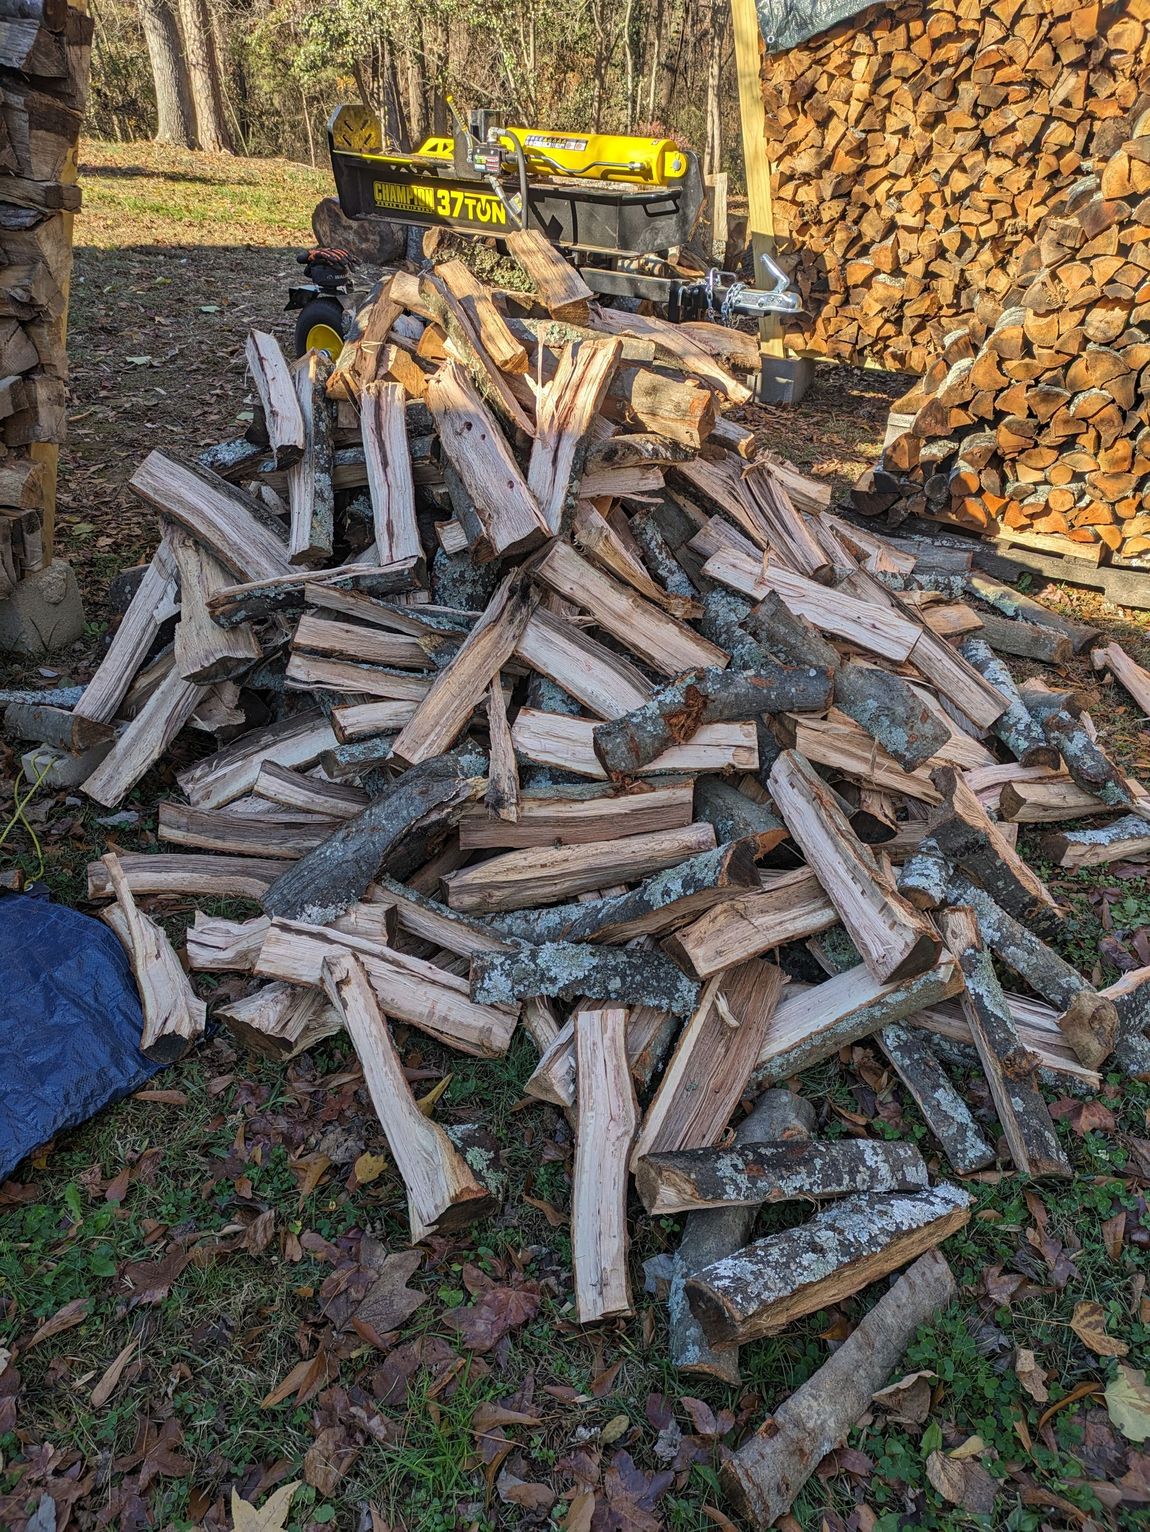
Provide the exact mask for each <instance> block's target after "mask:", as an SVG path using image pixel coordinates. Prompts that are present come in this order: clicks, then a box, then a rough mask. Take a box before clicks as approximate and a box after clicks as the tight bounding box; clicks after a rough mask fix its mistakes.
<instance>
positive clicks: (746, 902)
mask: <svg viewBox="0 0 1150 1532" xmlns="http://www.w3.org/2000/svg"><path fill="white" fill-rule="evenodd" d="M760 881H761V884H762V887H761V889H760V890H759V891H758V892H755V893H748V894H741V895H739V896H738V897H737V898H734V899H726V900H724V901H723V902H722V903H721V904H719V905H717V906H716V907H715V908H714V909H713V910H708V911H707V913H706V914H705V915H701V916H700V917H699V918H698V920H695V921H693V922H692V923H691V924H690V925H689V926H682V927H680V928H679V929H678V930H677V931H676V932H675V933H674V935H673V936H669V937H667V939H666V942H665V946H666V950H667V951H668V952H669V953H670V954H671V955H672V957H674V958H675V959H676V961H677V962H679V963H681V964H682V965H683V966H684V968H686V969H687V971H688V972H689V973H693V974H694V975H695V976H696V977H697V978H699V979H707V978H710V976H711V975H712V974H715V973H719V972H721V971H722V970H723V969H724V968H730V967H731V966H733V965H734V964H735V963H741V962H744V961H745V960H746V959H747V958H752V957H759V956H761V955H762V954H763V953H764V952H769V951H771V950H772V948H775V947H783V946H786V944H787V943H788V942H793V941H799V940H800V939H801V938H802V937H804V936H815V935H817V933H818V932H819V931H825V930H826V929H827V928H828V927H829V926H833V925H835V924H836V923H837V921H838V918H839V917H838V911H837V910H836V909H835V907H834V905H833V904H832V903H831V901H830V900H829V899H828V898H827V896H826V894H825V893H824V892H823V887H822V884H821V883H820V882H819V880H818V878H817V877H816V875H815V874H814V873H813V872H812V871H811V870H810V868H808V867H800V868H798V869H797V870H796V871H794V872H784V873H764V874H762V875H761V879H760Z"/></svg>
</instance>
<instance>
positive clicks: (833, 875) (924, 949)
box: [770, 750, 941, 982]
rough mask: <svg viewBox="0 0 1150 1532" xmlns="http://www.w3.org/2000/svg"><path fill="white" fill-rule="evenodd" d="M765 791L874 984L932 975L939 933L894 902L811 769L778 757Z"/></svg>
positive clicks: (890, 886) (889, 882) (795, 758)
mask: <svg viewBox="0 0 1150 1532" xmlns="http://www.w3.org/2000/svg"><path fill="white" fill-rule="evenodd" d="M770 787H771V794H772V797H773V798H774V801H775V806H776V808H777V809H778V810H779V813H780V814H781V815H782V817H783V820H784V822H785V823H786V826H787V828H788V829H789V830H790V832H791V836H792V838H793V839H794V841H795V842H796V844H797V845H798V846H800V847H801V849H802V852H803V855H804V856H805V857H806V859H807V862H808V864H809V865H810V866H812V867H815V868H817V869H818V876H819V881H820V882H821V883H822V885H823V887H824V888H825V889H826V891H827V894H828V895H829V897H830V899H831V902H832V903H833V904H834V906H835V908H836V909H837V910H838V912H839V917H840V919H841V920H842V922H843V924H844V925H845V926H846V928H847V930H848V931H849V932H850V934H851V936H852V937H853V938H854V941H855V943H856V945H857V946H858V949H859V952H860V953H861V954H862V957H863V961H864V962H865V963H866V964H867V966H868V968H869V969H870V971H871V973H872V974H873V975H874V977H875V978H876V979H878V980H880V981H882V982H887V981H890V980H894V979H899V978H905V977H907V976H909V975H912V974H916V973H921V972H922V971H923V970H924V969H928V968H930V967H931V966H932V965H933V964H934V962H935V960H936V959H937V957H938V954H939V951H940V947H941V944H940V942H939V940H938V934H937V932H936V931H935V930H934V928H933V927H932V926H931V925H930V924H929V922H928V921H927V920H925V919H924V918H923V916H922V915H921V914H920V913H919V911H918V910H916V909H915V908H914V907H913V906H912V905H910V904H908V903H907V902H906V900H905V899H903V898H902V897H901V896H900V895H899V893H898V891H897V889H896V888H895V886H894V881H893V879H892V877H891V876H890V875H889V874H888V873H887V871H886V869H885V868H883V867H882V866H880V864H879V862H878V861H877V859H876V858H875V856H874V854H873V853H872V852H871V851H870V850H869V849H868V848H867V847H866V846H864V845H863V844H862V842H861V841H860V840H859V838H858V836H857V835H855V833H854V831H853V830H852V829H851V827H850V825H849V823H848V822H847V819H846V817H845V815H844V814H843V812H842V810H841V809H840V808H839V806H838V804H837V802H836V801H835V798H834V794H833V793H832V791H831V789H830V788H828V787H827V785H826V783H825V782H823V781H822V779H821V778H820V777H819V776H817V775H816V773H815V771H814V769H813V768H812V767H811V766H810V764H809V763H808V762H807V761H806V760H805V759H804V758H803V757H802V756H800V755H798V754H797V753H796V752H795V751H793V750H786V751H784V752H783V754H782V755H781V756H780V757H779V759H778V760H777V761H776V762H775V764H774V766H773V767H772V768H771V777H770Z"/></svg>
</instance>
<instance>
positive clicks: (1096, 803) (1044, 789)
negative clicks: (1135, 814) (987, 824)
mask: <svg viewBox="0 0 1150 1532" xmlns="http://www.w3.org/2000/svg"><path fill="white" fill-rule="evenodd" d="M998 812H999V816H1000V818H1002V819H1005V820H1009V821H1010V822H1011V823H1012V824H1040V825H1041V824H1061V823H1062V821H1063V820H1066V819H1087V818H1093V817H1094V816H1095V815H1099V814H1105V813H1107V812H1111V813H1113V810H1109V811H1108V809H1107V806H1106V804H1105V803H1103V802H1102V799H1101V798H1098V797H1096V796H1095V795H1094V794H1093V793H1088V792H1086V791H1085V790H1084V789H1083V788H1081V787H1079V785H1078V783H1077V782H1075V781H1073V780H1072V779H1071V778H1070V777H1068V776H1055V775H1053V774H1052V773H1049V772H1047V773H1045V774H1044V775H1043V776H1042V777H1041V778H1040V779H1039V780H1037V781H1028V780H1026V779H1025V778H1018V779H1015V780H1012V781H1009V782H1004V783H1003V784H1002V790H1001V792H1000V793H999V798H998Z"/></svg>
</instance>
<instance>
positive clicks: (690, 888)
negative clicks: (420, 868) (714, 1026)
mask: <svg viewBox="0 0 1150 1532" xmlns="http://www.w3.org/2000/svg"><path fill="white" fill-rule="evenodd" d="M707 828H708V829H710V826H708V827H707ZM456 876H458V875H456ZM603 881H604V882H606V881H607V879H606V878H605V879H604V880H603ZM758 882H759V879H758V875H757V874H756V871H755V867H754V846H753V844H752V843H751V842H749V841H730V842H728V843H727V844H725V845H722V846H718V847H716V848H715V849H714V850H713V851H704V852H702V853H701V855H699V856H695V857H691V858H690V859H689V860H688V861H685V862H679V863H677V864H676V865H675V866H673V867H670V868H668V869H667V870H666V871H665V872H657V873H656V874H655V875H654V876H653V877H649V878H647V879H646V881H645V882H643V883H641V884H640V885H639V886H638V888H634V889H631V890H630V891H629V892H624V893H618V894H612V895H608V896H605V897H603V898H599V899H588V900H586V901H585V902H579V901H576V902H575V903H572V904H560V905H557V906H554V907H552V908H550V909H536V908H532V909H527V910H521V911H519V912H518V913H516V914H510V915H496V916H494V917H493V919H492V925H493V926H494V927H495V928H496V929H497V930H498V931H500V932H502V933H503V935H505V936H508V937H513V938H515V939H517V940H520V941H527V942H535V943H538V942H587V941H590V942H615V943H617V944H618V943H621V942H626V941H631V940H632V939H633V938H635V937H637V936H661V935H662V934H663V933H664V932H667V931H673V930H675V929H676V927H678V926H680V925H682V924H683V923H684V922H685V921H688V920H690V919H692V917H694V916H696V915H698V914H699V913H700V912H701V911H703V910H706V909H709V908H711V907H712V906H713V905H716V904H718V905H720V906H721V905H723V904H726V903H728V902H730V900H731V898H732V895H734V894H735V893H736V892H737V891H738V890H739V889H745V888H754V887H757V886H758ZM724 966H730V965H729V964H725V965H724Z"/></svg>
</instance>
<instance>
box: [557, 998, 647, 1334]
mask: <svg viewBox="0 0 1150 1532" xmlns="http://www.w3.org/2000/svg"><path fill="white" fill-rule="evenodd" d="M626 1021H627V1013H626V1011H625V1010H623V1009H621V1008H617V1007H616V1008H612V1009H609V1010H599V1011H592V1010H578V1011H576V1012H575V1016H574V1030H575V1081H576V1105H577V1127H576V1139H575V1170H574V1176H573V1180H572V1189H571V1264H572V1267H573V1268H574V1277H575V1309H576V1313H577V1315H578V1319H579V1323H580V1324H594V1323H595V1322H596V1321H597V1320H600V1319H610V1318H614V1317H616V1316H619V1315H625V1314H630V1313H631V1292H630V1283H629V1281H628V1277H627V1243H628V1241H627V1161H628V1156H629V1154H630V1149H631V1141H632V1139H633V1138H634V1136H635V1124H636V1122H637V1120H638V1107H637V1106H636V1103H635V1091H634V1088H633V1086H632V1084H631V1075H630V1071H629V1069H628V1067H627V1053H626V1048H625V1044H624V1031H625V1027H626Z"/></svg>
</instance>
